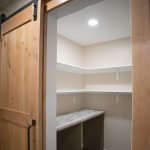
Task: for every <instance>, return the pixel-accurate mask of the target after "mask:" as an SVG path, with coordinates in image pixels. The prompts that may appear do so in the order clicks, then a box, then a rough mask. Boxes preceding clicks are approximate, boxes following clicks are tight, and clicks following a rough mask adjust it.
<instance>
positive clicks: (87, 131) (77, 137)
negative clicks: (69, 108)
mask: <svg viewBox="0 0 150 150" xmlns="http://www.w3.org/2000/svg"><path fill="white" fill-rule="evenodd" d="M56 124H57V150H93V149H94V150H103V148H104V112H103V111H95V110H82V111H78V112H75V113H70V114H66V115H62V116H58V117H57V119H56Z"/></svg>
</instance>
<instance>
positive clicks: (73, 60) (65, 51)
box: [57, 35, 83, 66]
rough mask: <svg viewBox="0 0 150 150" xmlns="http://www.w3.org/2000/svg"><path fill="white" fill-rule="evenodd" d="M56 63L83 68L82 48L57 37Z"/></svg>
mask: <svg viewBox="0 0 150 150" xmlns="http://www.w3.org/2000/svg"><path fill="white" fill-rule="evenodd" d="M57 62H61V63H66V64H72V65H77V66H83V47H82V46H81V45H79V44H77V43H75V42H73V41H71V40H69V39H67V38H64V37H62V36H60V35H58V36H57Z"/></svg>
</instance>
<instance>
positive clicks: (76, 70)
mask: <svg viewBox="0 0 150 150" xmlns="http://www.w3.org/2000/svg"><path fill="white" fill-rule="evenodd" d="M57 70H59V71H66V72H72V73H78V74H95V73H111V72H127V71H132V66H113V67H101V68H84V67H80V66H75V65H69V64H64V63H57Z"/></svg>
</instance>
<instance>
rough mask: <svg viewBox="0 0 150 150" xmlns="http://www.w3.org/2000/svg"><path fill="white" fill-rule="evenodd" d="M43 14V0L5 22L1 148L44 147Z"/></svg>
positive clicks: (0, 76) (0, 58) (28, 149)
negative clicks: (42, 94)
mask: <svg viewBox="0 0 150 150" xmlns="http://www.w3.org/2000/svg"><path fill="white" fill-rule="evenodd" d="M36 7H38V9H36ZM36 10H37V11H36ZM36 12H38V13H37V18H36ZM33 14H34V15H35V16H34V17H33ZM40 14H41V1H40V0H39V1H38V5H37V6H36V3H35V6H34V5H33V4H31V5H29V6H27V7H26V8H24V9H23V10H22V11H20V12H18V13H16V14H15V15H13V16H11V17H10V18H8V19H7V20H6V21H5V22H4V23H3V24H2V25H1V50H0V150H42V99H41V92H42V90H41V85H42V84H41V82H42V75H41V72H42V71H41V70H42V63H41V62H42V42H41V41H42V40H41V41H40V39H41V38H42V34H41V32H40V31H41V29H42V26H41V24H40V22H41V16H40Z"/></svg>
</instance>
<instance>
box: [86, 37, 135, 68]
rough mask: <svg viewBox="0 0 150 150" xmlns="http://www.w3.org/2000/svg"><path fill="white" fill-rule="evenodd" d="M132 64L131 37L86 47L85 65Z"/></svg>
mask: <svg viewBox="0 0 150 150" xmlns="http://www.w3.org/2000/svg"><path fill="white" fill-rule="evenodd" d="M131 64H132V53H131V39H130V38H123V39H118V40H114V41H109V42H104V43H98V44H94V45H89V46H86V47H84V66H86V67H110V66H123V65H124V66H125V65H131Z"/></svg>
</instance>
